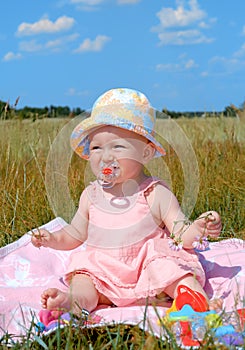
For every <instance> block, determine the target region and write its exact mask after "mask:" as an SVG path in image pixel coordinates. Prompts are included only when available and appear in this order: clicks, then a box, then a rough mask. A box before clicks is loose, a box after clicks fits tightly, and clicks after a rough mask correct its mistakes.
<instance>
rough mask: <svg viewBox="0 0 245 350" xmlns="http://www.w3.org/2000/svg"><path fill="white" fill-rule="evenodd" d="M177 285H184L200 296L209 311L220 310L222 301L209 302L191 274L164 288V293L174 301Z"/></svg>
mask: <svg viewBox="0 0 245 350" xmlns="http://www.w3.org/2000/svg"><path fill="white" fill-rule="evenodd" d="M179 285H184V286H187V287H189V288H190V289H192V290H194V291H196V292H199V293H200V294H202V295H203V296H204V297H205V299H206V300H207V302H208V305H209V309H213V310H219V309H221V308H222V303H223V302H222V299H214V300H209V298H208V296H207V294H206V293H205V291H204V289H203V288H202V286H201V284H200V283H199V282H198V280H197V279H196V278H195V277H194V276H193V275H191V274H188V275H186V276H184V277H183V278H181V279H179V280H177V281H175V282H174V283H173V284H171V285H170V286H168V287H167V288H165V290H164V292H165V293H167V294H168V295H169V296H170V297H171V298H173V299H175V298H176V297H177V288H178V286H179Z"/></svg>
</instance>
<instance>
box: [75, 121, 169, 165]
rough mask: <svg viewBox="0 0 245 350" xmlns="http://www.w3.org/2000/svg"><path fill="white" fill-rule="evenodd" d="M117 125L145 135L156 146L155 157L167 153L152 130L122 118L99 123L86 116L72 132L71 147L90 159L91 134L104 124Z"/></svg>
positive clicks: (81, 155)
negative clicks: (123, 120) (121, 119)
mask: <svg viewBox="0 0 245 350" xmlns="http://www.w3.org/2000/svg"><path fill="white" fill-rule="evenodd" d="M108 125H109V126H115V127H118V128H121V129H125V130H129V131H132V132H134V133H136V134H138V135H141V136H143V137H144V138H146V139H147V140H149V141H150V142H151V143H152V145H153V146H154V148H155V154H154V158H157V157H162V156H164V155H165V154H166V151H165V149H164V148H163V146H162V145H161V144H160V143H159V142H158V141H157V140H156V138H155V136H153V135H152V134H151V133H150V132H148V131H147V130H145V129H142V128H141V126H137V125H135V124H133V123H130V122H129V121H126V122H121V121H120V120H116V121H115V119H111V121H110V120H109V121H107V122H106V124H105V123H101V124H100V123H98V122H96V123H95V121H94V120H93V119H92V118H91V117H84V118H83V120H82V121H81V122H80V123H79V124H78V125H77V126H76V127H75V129H74V130H73V132H72V134H71V147H72V149H73V150H74V152H75V153H76V154H78V155H79V156H80V157H81V158H83V159H89V145H90V140H89V135H90V134H91V133H92V132H94V131H96V130H98V129H100V128H102V127H103V126H108Z"/></svg>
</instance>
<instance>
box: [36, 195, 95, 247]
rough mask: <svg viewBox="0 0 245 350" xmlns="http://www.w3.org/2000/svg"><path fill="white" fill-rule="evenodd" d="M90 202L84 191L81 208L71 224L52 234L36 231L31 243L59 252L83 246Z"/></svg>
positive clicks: (45, 231) (41, 230) (42, 230)
mask: <svg viewBox="0 0 245 350" xmlns="http://www.w3.org/2000/svg"><path fill="white" fill-rule="evenodd" d="M88 208H89V201H88V196H87V194H86V191H83V193H82V195H81V197H80V202H79V208H78V210H77V212H76V214H75V216H74V217H73V219H72V221H71V224H70V225H66V226H65V227H63V228H62V229H60V230H58V231H55V232H53V233H50V232H49V231H47V230H45V229H36V230H34V232H33V235H32V238H31V241H32V244H33V245H34V246H35V247H37V248H40V247H49V248H53V249H57V250H71V249H74V248H76V247H78V246H79V245H81V244H82V243H83V242H84V241H85V240H86V239H87V226H88Z"/></svg>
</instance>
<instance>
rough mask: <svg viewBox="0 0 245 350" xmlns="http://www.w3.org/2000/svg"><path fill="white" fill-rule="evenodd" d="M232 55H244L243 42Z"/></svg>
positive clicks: (244, 45)
mask: <svg viewBox="0 0 245 350" xmlns="http://www.w3.org/2000/svg"><path fill="white" fill-rule="evenodd" d="M233 56H234V57H242V56H245V43H244V44H243V45H242V46H241V48H240V49H239V50H238V51H236V52H234V54H233Z"/></svg>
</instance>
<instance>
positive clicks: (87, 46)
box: [74, 35, 111, 53]
mask: <svg viewBox="0 0 245 350" xmlns="http://www.w3.org/2000/svg"><path fill="white" fill-rule="evenodd" d="M110 40H111V38H110V37H108V36H106V35H97V37H96V38H95V40H91V39H89V38H87V39H85V40H84V41H83V42H82V44H81V45H80V46H79V47H78V48H77V49H76V50H74V53H80V52H88V51H101V50H102V49H103V47H104V46H105V44H106V43H107V42H108V41H110Z"/></svg>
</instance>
